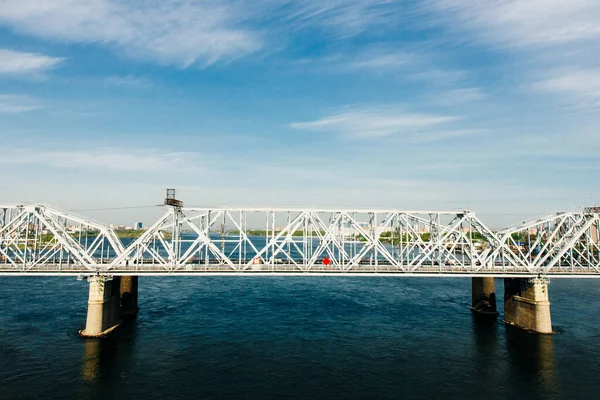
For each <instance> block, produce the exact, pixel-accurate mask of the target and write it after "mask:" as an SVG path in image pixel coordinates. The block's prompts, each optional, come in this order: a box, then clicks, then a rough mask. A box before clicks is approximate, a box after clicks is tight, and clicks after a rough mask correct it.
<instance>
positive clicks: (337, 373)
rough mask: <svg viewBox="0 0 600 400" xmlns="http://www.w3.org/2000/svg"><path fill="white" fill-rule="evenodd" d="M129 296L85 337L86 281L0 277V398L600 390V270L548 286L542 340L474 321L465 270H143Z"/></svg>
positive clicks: (575, 395) (487, 395)
mask: <svg viewBox="0 0 600 400" xmlns="http://www.w3.org/2000/svg"><path fill="white" fill-rule="evenodd" d="M496 288H497V293H498V298H499V302H498V306H499V308H500V313H501V314H502V301H501V299H502V280H496ZM139 295H140V301H139V303H140V308H141V311H140V314H139V316H138V319H137V320H135V321H132V322H130V323H127V324H125V325H123V326H122V327H121V328H119V330H117V332H116V333H115V334H114V335H113V336H112V337H110V338H107V339H103V340H90V339H82V338H80V337H78V335H77V331H78V330H79V329H82V328H83V326H84V324H85V317H86V303H87V283H86V282H85V281H77V280H75V279H74V278H62V277H59V278H55V277H53V278H48V277H23V278H21V277H19V278H16V277H3V278H0V399H3V400H6V399H32V398H40V399H184V398H194V399H196V398H198V399H396V398H402V399H442V398H447V399H461V398H463V399H521V398H523V399H598V398H600V280H591V279H590V280H567V279H565V280H558V279H555V280H553V281H552V282H551V283H550V300H551V302H552V305H551V310H552V318H553V325H554V326H555V329H557V330H558V331H560V334H556V335H551V336H538V335H532V334H527V333H524V332H521V331H518V330H514V329H510V328H507V327H505V326H504V325H503V324H502V323H501V322H500V321H501V319H500V318H499V319H498V320H497V321H493V320H492V321H480V320H477V319H474V318H473V316H472V315H471V312H470V311H469V309H468V306H469V302H470V295H471V287H470V279H465V278H448V279H441V278H389V277H175V278H164V277H142V278H140V289H139Z"/></svg>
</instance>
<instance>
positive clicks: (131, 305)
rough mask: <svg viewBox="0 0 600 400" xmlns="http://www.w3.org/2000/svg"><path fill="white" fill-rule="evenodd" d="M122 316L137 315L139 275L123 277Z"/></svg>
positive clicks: (133, 316) (131, 317) (130, 317)
mask: <svg viewBox="0 0 600 400" xmlns="http://www.w3.org/2000/svg"><path fill="white" fill-rule="evenodd" d="M120 292H121V318H127V319H133V318H135V317H136V316H137V313H138V311H140V308H139V307H138V277H137V276H122V277H121V290H120Z"/></svg>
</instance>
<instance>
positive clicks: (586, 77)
mask: <svg viewBox="0 0 600 400" xmlns="http://www.w3.org/2000/svg"><path fill="white" fill-rule="evenodd" d="M534 88H535V89H538V90H541V91H545V92H551V93H557V94H559V95H561V96H563V97H564V96H567V100H568V101H569V102H570V103H571V104H573V105H575V106H577V107H582V108H593V109H594V108H600V68H595V69H569V70H565V71H560V72H555V73H554V75H553V76H552V77H549V78H547V79H545V80H542V81H539V82H537V83H535V84H534Z"/></svg>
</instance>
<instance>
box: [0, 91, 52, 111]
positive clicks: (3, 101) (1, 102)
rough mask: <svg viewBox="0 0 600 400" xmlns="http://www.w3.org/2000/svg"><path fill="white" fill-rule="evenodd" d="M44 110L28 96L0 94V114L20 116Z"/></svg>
mask: <svg viewBox="0 0 600 400" xmlns="http://www.w3.org/2000/svg"><path fill="white" fill-rule="evenodd" d="M41 108H44V106H43V105H40V104H39V103H38V102H37V101H36V100H34V99H32V98H30V97H28V96H20V95H14V94H0V114H2V113H3V114H20V113H24V112H28V111H35V110H39V109H41Z"/></svg>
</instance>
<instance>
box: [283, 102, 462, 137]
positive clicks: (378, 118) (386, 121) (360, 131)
mask: <svg viewBox="0 0 600 400" xmlns="http://www.w3.org/2000/svg"><path fill="white" fill-rule="evenodd" d="M458 119H459V118H458V117H456V116H443V115H431V114H418V113H410V112H405V111H403V110H400V109H397V108H391V107H381V108H355V109H350V110H346V111H343V112H339V113H336V114H332V115H330V116H327V117H324V118H321V119H318V120H315V121H309V122H294V123H291V124H289V126H290V127H291V128H294V129H299V130H307V131H315V132H328V133H337V134H341V135H346V136H351V137H355V138H377V137H383V136H390V135H395V134H416V133H419V132H423V131H426V130H429V129H431V128H433V127H437V126H440V125H443V124H446V123H449V122H453V121H456V120H458Z"/></svg>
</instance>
